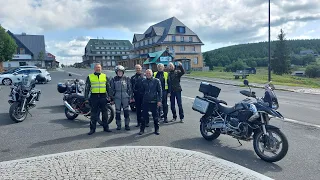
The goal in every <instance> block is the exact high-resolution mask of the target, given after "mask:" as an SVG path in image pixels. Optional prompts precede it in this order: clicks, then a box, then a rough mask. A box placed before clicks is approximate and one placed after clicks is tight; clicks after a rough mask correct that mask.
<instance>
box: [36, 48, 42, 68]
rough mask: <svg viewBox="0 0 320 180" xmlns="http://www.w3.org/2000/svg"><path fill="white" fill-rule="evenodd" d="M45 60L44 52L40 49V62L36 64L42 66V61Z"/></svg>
mask: <svg viewBox="0 0 320 180" xmlns="http://www.w3.org/2000/svg"><path fill="white" fill-rule="evenodd" d="M43 60H44V52H43V51H40V52H39V54H38V63H37V64H36V66H38V67H42V61H43Z"/></svg>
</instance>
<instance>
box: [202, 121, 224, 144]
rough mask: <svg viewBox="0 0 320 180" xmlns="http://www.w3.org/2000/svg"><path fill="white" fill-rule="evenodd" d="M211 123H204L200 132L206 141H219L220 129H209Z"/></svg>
mask: <svg viewBox="0 0 320 180" xmlns="http://www.w3.org/2000/svg"><path fill="white" fill-rule="evenodd" d="M209 125H210V124H209V123H208V121H203V122H201V123H200V132H201V135H202V137H203V138H204V139H205V140H208V141H212V140H214V139H217V138H218V137H219V136H220V133H221V132H220V129H211V128H210V127H209Z"/></svg>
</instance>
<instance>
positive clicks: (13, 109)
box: [9, 102, 27, 123]
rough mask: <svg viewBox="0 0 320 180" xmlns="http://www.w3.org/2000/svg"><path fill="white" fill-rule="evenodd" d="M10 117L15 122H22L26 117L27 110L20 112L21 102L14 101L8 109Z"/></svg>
mask: <svg viewBox="0 0 320 180" xmlns="http://www.w3.org/2000/svg"><path fill="white" fill-rule="evenodd" d="M9 115H10V118H11V119H12V120H13V121H14V122H16V123H19V122H22V121H24V120H25V119H26V118H27V111H25V112H21V103H19V102H14V103H13V104H11V106H10V109H9Z"/></svg>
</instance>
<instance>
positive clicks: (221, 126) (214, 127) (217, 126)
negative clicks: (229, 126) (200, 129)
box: [211, 122, 224, 129]
mask: <svg viewBox="0 0 320 180" xmlns="http://www.w3.org/2000/svg"><path fill="white" fill-rule="evenodd" d="M223 127H224V123H222V122H216V123H212V124H211V128H212V129H221V128H223Z"/></svg>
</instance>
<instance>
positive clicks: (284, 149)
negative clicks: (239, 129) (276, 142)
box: [253, 128, 289, 162]
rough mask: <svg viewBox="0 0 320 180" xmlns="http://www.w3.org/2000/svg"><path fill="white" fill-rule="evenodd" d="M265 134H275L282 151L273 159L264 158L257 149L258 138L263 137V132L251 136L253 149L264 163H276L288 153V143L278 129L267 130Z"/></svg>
mask: <svg viewBox="0 0 320 180" xmlns="http://www.w3.org/2000/svg"><path fill="white" fill-rule="evenodd" d="M267 132H274V133H275V134H277V135H278V136H279V137H280V138H281V140H280V141H282V149H281V151H280V152H279V154H278V155H276V156H274V157H267V156H265V155H264V154H263V153H262V152H261V151H260V148H259V141H260V137H261V136H263V131H258V132H256V133H255V134H254V136H253V148H254V151H255V153H256V154H257V155H258V156H259V157H260V158H261V159H262V160H264V161H266V162H277V161H280V160H281V159H282V158H284V157H285V156H286V154H287V152H288V149H289V143H288V140H287V138H286V136H285V135H284V134H283V133H282V132H281V131H280V129H270V128H269V129H267Z"/></svg>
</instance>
